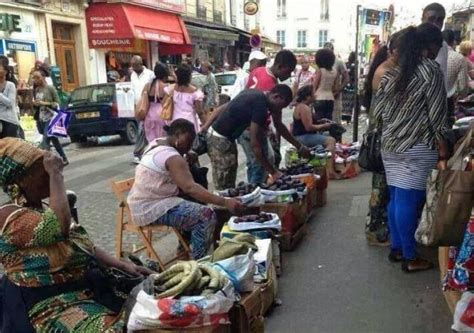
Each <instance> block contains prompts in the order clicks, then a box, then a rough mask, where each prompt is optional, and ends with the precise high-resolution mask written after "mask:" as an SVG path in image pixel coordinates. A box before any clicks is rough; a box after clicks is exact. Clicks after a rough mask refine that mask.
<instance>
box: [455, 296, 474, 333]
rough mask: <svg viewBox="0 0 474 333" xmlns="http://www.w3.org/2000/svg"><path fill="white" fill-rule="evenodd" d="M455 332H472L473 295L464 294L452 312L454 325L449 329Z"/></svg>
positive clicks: (473, 314)
mask: <svg viewBox="0 0 474 333" xmlns="http://www.w3.org/2000/svg"><path fill="white" fill-rule="evenodd" d="M451 328H452V329H453V330H455V331H457V332H474V294H473V293H471V292H468V291H466V292H464V293H463V294H462V297H461V299H460V300H459V302H458V304H457V305H456V310H455V311H454V323H453V326H452V327H451Z"/></svg>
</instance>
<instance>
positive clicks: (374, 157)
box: [359, 128, 385, 173]
mask: <svg viewBox="0 0 474 333" xmlns="http://www.w3.org/2000/svg"><path fill="white" fill-rule="evenodd" d="M381 143H382V130H381V129H379V128H374V129H371V130H370V129H369V130H368V131H367V133H365V134H364V138H363V140H362V145H361V147H360V152H359V165H360V167H361V168H364V169H366V170H368V171H372V172H378V173H380V172H384V171H385V168H384V166H383V161H382V151H381V146H382V144H381Z"/></svg>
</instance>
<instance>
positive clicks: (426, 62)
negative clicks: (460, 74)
mask: <svg viewBox="0 0 474 333" xmlns="http://www.w3.org/2000/svg"><path fill="white" fill-rule="evenodd" d="M398 74H399V68H398V67H396V68H394V69H392V70H390V71H388V72H387V73H386V74H385V75H384V76H383V78H382V79H381V81H380V86H379V89H378V91H377V94H376V96H375V101H374V102H375V109H374V117H375V118H376V119H377V121H378V122H379V121H380V120H382V121H383V131H382V150H383V151H387V152H398V153H402V152H405V151H407V150H408V149H410V148H412V147H413V146H415V145H416V144H419V143H424V144H426V145H427V146H428V147H429V148H431V149H436V148H437V142H438V140H440V139H442V138H444V137H445V135H446V131H447V130H448V108H447V97H446V89H445V87H444V77H443V73H442V72H441V69H440V67H439V65H438V64H437V63H436V62H435V61H433V60H430V59H427V58H424V59H423V60H422V61H421V63H420V64H419V65H418V67H417V68H416V70H415V72H414V73H413V75H412V78H411V79H410V82H409V84H408V87H407V89H406V91H405V93H403V94H401V93H400V92H396V91H395V89H396V83H397V80H396V79H397V77H398Z"/></svg>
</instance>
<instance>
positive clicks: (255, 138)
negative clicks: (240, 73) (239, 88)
mask: <svg viewBox="0 0 474 333" xmlns="http://www.w3.org/2000/svg"><path fill="white" fill-rule="evenodd" d="M292 99H293V94H292V92H291V89H290V87H288V86H286V85H283V84H279V85H276V86H275V87H274V88H273V89H272V90H270V91H269V92H262V91H259V90H256V89H249V90H244V91H243V92H242V93H240V94H239V95H238V96H237V97H236V98H234V99H233V100H232V101H231V102H229V103H228V104H225V105H223V106H221V107H219V108H218V109H217V110H215V111H214V112H213V113H212V115H211V116H210V117H209V119H208V121H207V123H206V124H205V125H204V126H203V127H202V130H201V131H202V132H205V131H207V145H208V154H209V157H210V159H211V164H212V173H213V174H212V176H213V179H214V185H215V187H216V189H217V190H224V189H228V188H233V187H235V182H236V178H237V166H238V159H237V145H236V143H235V140H236V139H237V138H238V137H239V136H240V135H241V134H242V132H243V131H244V130H245V129H246V128H248V127H249V126H250V142H251V147H252V150H253V152H254V153H255V156H256V158H257V160H258V161H259V162H260V163H261V164H262V166H263V168H264V169H265V171H266V172H267V173H268V174H270V175H271V176H272V178H273V179H277V178H279V177H280V176H281V173H280V172H279V171H278V169H276V168H275V167H274V165H272V163H270V162H269V161H268V160H267V159H266V158H265V157H264V155H263V153H262V142H266V141H265V140H263V138H264V137H265V135H266V131H265V127H266V120H267V114H268V110H270V113H271V115H272V118H273V122H274V124H275V127H276V128H277V130H278V131H279V132H280V133H281V135H282V136H283V137H284V138H285V139H286V140H287V141H288V142H290V143H291V144H292V145H294V146H295V147H296V148H297V149H298V150H299V151H300V152H302V153H307V152H309V151H308V149H307V148H306V147H305V146H303V145H302V144H300V143H299V142H298V141H297V140H296V139H295V138H294V137H293V136H292V135H291V134H290V132H289V131H288V129H287V128H286V126H285V125H284V124H283V123H282V109H284V108H285V107H287V106H288V105H289V104H290V102H291V101H292Z"/></svg>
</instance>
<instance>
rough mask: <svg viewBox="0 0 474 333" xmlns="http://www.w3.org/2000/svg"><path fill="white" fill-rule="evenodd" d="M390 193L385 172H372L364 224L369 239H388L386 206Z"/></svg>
mask: <svg viewBox="0 0 474 333" xmlns="http://www.w3.org/2000/svg"><path fill="white" fill-rule="evenodd" d="M389 201H390V195H389V191H388V186H387V179H386V178H385V173H377V172H374V173H373V174H372V193H371V196H370V201H369V214H368V215H367V223H366V225H365V234H366V237H367V239H368V240H369V241H372V242H380V243H383V242H386V241H388V240H389V230H388V213H387V206H388V202H389Z"/></svg>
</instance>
